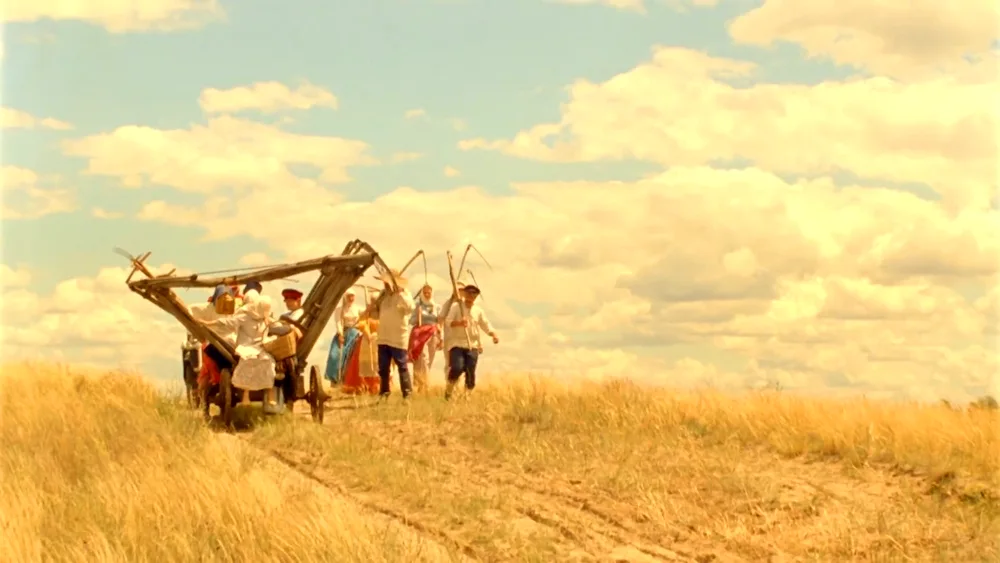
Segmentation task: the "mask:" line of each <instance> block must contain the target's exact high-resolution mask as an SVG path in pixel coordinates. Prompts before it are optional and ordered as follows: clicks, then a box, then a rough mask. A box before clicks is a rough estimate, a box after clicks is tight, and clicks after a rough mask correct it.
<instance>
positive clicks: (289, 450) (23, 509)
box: [0, 364, 1000, 563]
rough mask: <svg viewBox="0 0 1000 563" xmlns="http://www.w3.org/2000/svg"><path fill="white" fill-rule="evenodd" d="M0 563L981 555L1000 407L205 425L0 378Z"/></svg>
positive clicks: (684, 404)
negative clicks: (0, 556)
mask: <svg viewBox="0 0 1000 563" xmlns="http://www.w3.org/2000/svg"><path fill="white" fill-rule="evenodd" d="M0 393H2V399H0V408H2V410H0V439H2V443H3V447H2V449H0V471H2V476H0V477H2V479H0V525H2V526H3V534H0V553H5V554H12V557H11V556H9V555H7V556H4V560H5V561H12V562H22V561H24V562H33V561H40V562H41V561H53V562H55V561H59V562H62V561H67V562H69V561H72V562H78V561H122V562H126V561H127V562H145V561H156V562H157V563H165V562H173V561H252V560H256V561H287V562H293V561H294V562H312V561H317V562H319V561H359V562H369V561H370V562H378V561H399V562H414V561H449V560H462V559H464V560H478V561H537V562H554V561H635V562H640V561H696V562H699V563H704V562H707V561H719V562H724V561H996V560H998V559H1000V539H998V538H1000V494H998V489H1000V470H998V460H1000V413H998V411H996V410H992V411H991V410H956V409H951V408H948V407H946V406H943V405H933V406H920V405H904V404H890V403H877V402H866V401H864V400H860V399H859V400H851V401H824V400H811V399H804V398H796V397H793V396H791V395H787V394H780V393H760V394H754V395H750V396H747V397H742V398H736V397H728V396H725V395H723V394H720V393H713V392H707V391H706V392H699V393H671V392H667V391H650V390H644V389H642V388H639V387H636V386H633V385H630V384H627V383H622V382H617V383H608V384H604V385H580V386H576V387H574V388H569V387H564V386H560V385H557V384H555V383H552V382H550V381H545V380H541V379H531V378H525V379H523V380H518V382H517V383H511V384H510V385H509V386H508V387H499V386H494V387H492V388H483V389H477V391H476V392H475V394H474V395H473V396H472V397H470V398H469V399H468V400H459V401H454V402H451V403H446V402H444V401H443V400H442V399H441V398H440V396H439V395H438V394H435V395H433V396H430V397H418V398H415V399H414V400H412V401H411V402H410V404H409V405H403V404H401V402H400V401H399V397H398V394H397V395H395V396H394V397H393V398H392V399H391V400H390V401H389V403H388V404H384V405H379V406H373V405H372V401H371V400H370V399H369V398H364V399H354V398H350V397H341V396H337V397H334V398H333V399H332V400H331V401H330V402H329V403H328V405H327V406H328V409H329V410H328V412H327V414H326V422H325V424H324V425H322V426H320V425H316V424H314V423H312V422H311V421H310V420H309V419H308V417H307V416H298V415H289V416H282V417H273V418H272V417H269V418H262V417H260V416H258V415H257V413H255V412H254V411H250V412H242V413H240V414H241V416H240V418H241V419H242V420H241V422H242V424H241V427H243V426H245V427H247V428H245V431H242V432H236V433H225V432H219V431H216V430H213V429H212V428H210V427H209V426H207V425H205V424H204V423H203V422H202V421H201V420H200V418H199V417H198V416H196V415H195V414H194V413H192V411H191V410H189V409H188V408H187V407H186V406H185V405H183V404H182V402H181V401H180V400H179V399H178V398H177V397H171V396H164V395H163V394H161V393H158V392H157V391H156V390H155V389H154V388H153V387H152V386H151V385H150V384H149V383H147V382H146V381H145V380H143V379H142V378H141V377H140V376H138V375H135V374H125V373H92V372H86V371H85V370H82V369H79V368H73V367H66V366H52V365H44V364H36V365H28V364H18V365H5V366H3V372H2V377H0Z"/></svg>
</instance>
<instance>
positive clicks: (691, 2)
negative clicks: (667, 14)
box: [546, 0, 719, 14]
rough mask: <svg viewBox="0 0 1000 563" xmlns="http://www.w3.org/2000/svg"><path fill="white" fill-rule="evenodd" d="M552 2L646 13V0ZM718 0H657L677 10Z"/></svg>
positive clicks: (558, 0) (707, 4)
mask: <svg viewBox="0 0 1000 563" xmlns="http://www.w3.org/2000/svg"><path fill="white" fill-rule="evenodd" d="M546 1H548V2H551V3H553V4H570V5H574V6H581V5H585V4H601V5H604V6H609V7H611V8H617V9H619V10H626V11H630V12H636V13H640V14H645V13H646V0H546ZM718 2H719V0H659V3H661V4H665V5H666V6H668V7H670V8H673V9H675V10H678V11H685V10H687V8H688V6H694V7H700V8H705V7H711V6H715V5H716V4H718Z"/></svg>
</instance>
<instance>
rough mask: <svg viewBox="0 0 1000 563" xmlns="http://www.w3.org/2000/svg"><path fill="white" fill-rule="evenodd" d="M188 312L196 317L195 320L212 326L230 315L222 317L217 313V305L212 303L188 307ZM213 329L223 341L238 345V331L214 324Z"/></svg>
mask: <svg viewBox="0 0 1000 563" xmlns="http://www.w3.org/2000/svg"><path fill="white" fill-rule="evenodd" d="M188 312H190V313H191V316H192V317H194V320H196V321H199V322H202V323H206V324H210V323H212V322H213V321H216V320H218V319H221V318H225V317H228V316H229V315H220V314H219V313H216V312H215V305H214V304H212V303H196V304H194V305H191V306H190V307H188ZM212 329H213V331H214V332H215V334H218V335H219V336H220V337H221V338H222V339H223V340H225V341H226V342H228V343H230V344H232V345H233V346H235V345H236V329H235V328H230V327H229V326H228V325H222V324H214V325H212Z"/></svg>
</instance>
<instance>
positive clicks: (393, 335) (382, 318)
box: [378, 270, 415, 399]
mask: <svg viewBox="0 0 1000 563" xmlns="http://www.w3.org/2000/svg"><path fill="white" fill-rule="evenodd" d="M379 279H381V280H382V282H383V283H384V284H385V290H384V292H383V293H384V295H385V298H384V299H383V300H382V304H381V305H380V306H379V308H378V377H379V396H381V397H382V399H386V398H388V397H389V370H390V368H391V366H392V364H396V370H397V371H399V389H400V391H401V392H402V393H403V398H404V399H406V398H409V396H410V393H411V392H412V391H413V387H412V383H411V382H410V371H409V369H408V368H407V365H406V364H407V360H408V350H409V345H410V313H412V312H413V309H414V307H415V304H414V302H413V297H411V296H410V292H409V291H407V290H406V278H404V277H403V276H402V275H401V274H400V273H399V272H398V271H397V270H390V271H389V273H387V274H383V275H382V276H380V278H379ZM393 281H395V282H396V290H395V291H393V288H392V285H391V284H392V282H393Z"/></svg>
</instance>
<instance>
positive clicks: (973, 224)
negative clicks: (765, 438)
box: [4, 8, 1000, 400]
mask: <svg viewBox="0 0 1000 563" xmlns="http://www.w3.org/2000/svg"><path fill="white" fill-rule="evenodd" d="M879 9H881V8H879ZM897 51H899V52H902V51H900V50H899V49H897ZM879 53H881V51H878V50H877V49H874V48H873V49H872V50H871V52H870V53H869V55H870V56H869V59H870V60H871V61H875V60H877V59H878V58H879V57H880V56H881V55H880V54H879ZM911 59H913V57H911ZM914 60H915V59H914ZM872 68H875V67H872ZM755 72H756V67H755V66H754V65H753V64H751V63H748V62H746V61H739V60H729V59H718V58H713V57H710V56H708V55H706V54H703V53H697V52H694V51H690V50H686V49H678V48H664V49H658V50H657V51H656V52H655V54H654V57H653V60H652V61H650V62H648V63H646V64H642V65H640V66H638V67H637V68H634V69H631V70H627V71H625V72H622V73H621V74H619V75H617V76H615V77H612V78H610V79H608V80H606V81H603V82H597V83H592V82H588V81H578V82H576V83H575V84H574V85H573V86H572V87H571V88H570V89H569V94H570V96H569V101H568V103H566V104H565V106H564V107H563V112H562V116H561V118H560V119H559V120H558V121H557V122H555V123H543V124H539V125H537V126H535V127H532V128H529V129H527V130H525V131H522V132H520V133H517V134H515V135H513V137H512V138H510V139H501V140H499V141H489V140H483V139H475V140H469V141H466V142H464V143H463V144H462V146H463V148H466V149H469V148H485V149H494V150H500V151H504V152H506V153H508V154H510V155H514V156H519V157H524V158H532V159H536V160H543V161H550V162H595V161H614V160H626V159H632V160H641V161H647V162H652V163H657V164H659V165H661V166H662V167H663V168H662V170H661V171H659V172H656V173H652V174H649V175H648V176H647V177H645V178H642V179H641V180H638V181H628V182H625V181H606V182H587V181H576V182H551V181H547V182H522V183H514V184H511V185H510V186H509V187H510V189H509V190H508V191H506V192H504V193H499V194H498V193H490V192H487V191H485V190H484V189H482V188H479V187H477V186H461V187H458V188H456V189H452V190H439V191H423V192H418V191H416V190H413V189H411V188H407V187H401V188H398V189H396V190H394V191H392V192H390V193H387V194H384V195H381V196H379V197H377V198H375V199H374V200H373V201H353V200H352V201H348V200H346V199H345V198H344V197H343V196H342V195H340V194H338V193H337V192H335V191H332V190H331V189H329V188H328V187H327V186H325V185H322V184H321V183H320V182H323V181H327V183H332V182H328V181H329V180H338V179H339V180H343V179H344V178H345V177H346V172H345V170H346V168H347V167H349V166H353V165H357V164H364V163H366V162H368V161H366V160H365V159H366V158H368V157H366V156H365V155H366V154H367V150H366V149H367V146H366V145H364V143H361V142H359V141H347V140H343V139H337V140H331V139H328V138H317V137H302V136H295V135H290V134H288V133H285V132H282V131H280V130H277V129H274V128H272V127H268V126H265V125H261V124H255V123H253V122H249V121H245V120H238V119H234V118H231V117H226V118H218V119H217V120H213V121H210V122H209V124H208V125H207V126H195V127H193V128H191V129H190V130H185V131H158V130H155V129H151V128H145V127H137V126H131V127H126V128H120V129H118V130H116V131H114V132H112V133H108V134H105V135H95V136H93V137H90V138H87V139H84V140H80V141H75V142H74V143H69V144H67V147H68V148H69V149H70V150H71V152H75V154H81V155H83V156H87V157H88V158H89V159H90V162H89V170H90V171H91V172H94V173H101V174H106V175H111V176H115V177H119V178H121V179H122V180H123V184H125V185H129V186H136V185H140V184H141V183H143V180H144V179H146V178H149V180H150V181H151V182H154V183H157V184H161V185H165V186H171V187H174V188H176V189H178V190H187V191H201V192H204V200H203V201H202V202H201V203H191V204H187V205H178V204H176V203H171V202H168V201H163V200H157V201H151V202H149V203H148V204H147V205H146V206H144V208H143V210H142V212H141V213H140V215H139V217H140V218H141V219H145V220H148V221H158V222H163V223H168V224H171V225H175V226H178V227H189V228H194V229H198V230H201V231H204V232H205V234H206V237H207V238H208V239H226V238H234V237H241V238H244V239H247V240H250V241H252V243H253V244H257V245H258V247H257V248H256V249H255V250H258V252H257V253H256V254H260V255H261V256H253V257H252V259H251V257H246V256H245V257H244V258H243V261H244V262H246V263H260V262H259V261H258V259H259V260H264V259H265V258H270V259H272V260H275V261H287V260H298V259H305V258H312V257H316V256H320V255H324V254H328V253H331V252H338V251H339V250H340V248H341V247H342V246H341V245H342V244H343V242H346V240H347V239H353V238H361V239H362V240H367V241H369V242H371V243H372V244H373V245H374V246H375V248H376V249H377V250H378V251H379V253H380V255H381V256H383V257H384V258H385V259H386V260H387V261H389V263H390V264H393V265H401V264H402V263H403V262H405V261H406V260H407V259H409V257H410V256H411V255H412V254H413V253H414V252H415V251H416V250H417V249H418V248H420V249H423V250H426V251H427V252H428V266H429V268H430V273H429V275H428V276H427V279H428V281H429V282H430V283H431V284H432V285H434V286H435V287H437V288H438V293H439V296H440V295H441V294H444V293H446V292H447V287H448V285H449V283H448V282H446V281H445V275H446V272H447V269H446V266H445V262H444V259H443V251H444V250H445V249H452V250H456V251H457V250H460V249H461V248H462V247H464V245H465V244H466V243H467V242H473V243H474V244H475V245H476V246H477V248H479V249H480V250H481V251H482V252H483V253H484V254H485V255H486V257H487V258H488V259H489V261H490V263H492V264H493V267H494V270H493V271H490V270H489V268H487V267H486V266H485V265H484V264H483V263H482V260H481V259H479V258H478V257H476V256H475V255H472V256H471V257H470V262H469V264H468V265H467V266H466V268H469V269H471V270H473V271H474V272H475V276H476V278H478V282H479V284H480V285H481V286H482V287H483V289H484V294H483V305H484V306H485V308H486V310H487V311H488V313H489V314H490V316H491V317H492V319H493V321H494V323H495V324H496V325H497V326H498V328H499V331H500V337H501V344H500V345H499V346H497V347H493V346H489V345H487V352H486V355H485V356H484V357H483V364H482V366H483V368H482V369H483V373H484V375H486V377H491V376H492V375H491V374H495V373H498V372H501V371H510V370H517V371H522V372H523V371H536V372H543V373H555V374H559V375H561V376H563V377H572V376H580V377H588V378H600V377H607V376H609V375H628V376H631V377H634V378H636V379H641V380H644V381H652V382H663V383H668V384H670V383H672V384H679V385H696V384H706V383H707V384H711V385H715V386H719V387H726V388H745V387H758V386H761V385H765V384H768V383H770V382H779V383H781V385H782V386H783V387H786V388H794V389H798V390H807V391H809V390H811V391H816V390H818V389H822V390H823V392H824V393H827V394H831V395H837V394H842V393H847V392H850V391H858V390H863V391H865V392H867V393H870V394H873V395H892V394H896V395H903V396H910V397H913V398H927V397H933V396H939V397H940V396H943V397H946V398H950V399H958V400H961V399H964V398H968V396H969V395H970V394H976V393H983V392H985V391H986V390H992V389H996V388H998V386H1000V378H998V376H997V374H998V373H1000V365H998V358H997V355H996V353H995V350H996V345H997V342H998V341H997V339H998V337H1000V328H998V326H1000V317H998V314H1000V311H998V310H1000V307H998V305H997V302H998V296H1000V292H998V290H997V288H996V278H997V275H998V274H1000V264H998V260H997V256H998V255H1000V230H998V229H997V225H998V224H1000V212H998V211H997V210H996V209H995V208H993V207H991V206H990V205H988V203H989V199H990V197H992V196H993V189H994V188H995V165H996V157H997V150H996V137H995V132H994V131H993V128H994V126H995V123H996V118H997V109H996V108H995V107H994V104H993V95H994V94H995V91H994V89H993V88H994V87H993V86H991V85H989V84H987V83H985V82H983V81H981V80H978V79H975V77H974V76H971V75H967V74H966V75H962V76H961V77H960V78H955V79H948V78H944V77H941V76H931V75H927V76H923V77H919V79H918V78H917V77H915V75H914V76H910V77H909V78H908V80H907V81H903V80H891V79H888V78H886V77H884V76H876V77H870V78H852V79H849V80H842V81H827V82H824V83H821V84H818V85H805V84H788V83H756V84H753V83H752V82H753V78H754V77H755V76H754V73H755ZM886 72H888V71H886ZM351 143H356V144H351ZM344 147H354V150H353V152H352V151H351V150H346V149H345V148H344ZM334 148H336V149H338V150H340V151H341V152H340V153H337V156H336V157H335V158H330V155H331V153H336V151H335V150H333V149H334ZM720 162H723V163H727V164H728V165H729V168H722V167H719V166H720V164H719V163H720ZM748 162H749V164H747V163H748ZM302 163H305V164H310V165H312V166H315V167H317V168H319V169H320V171H321V172H320V182H318V181H316V180H313V179H311V178H308V177H306V175H304V174H301V171H300V170H299V169H298V168H296V170H297V171H299V172H300V174H296V173H293V171H292V168H291V165H292V164H302ZM456 165H461V163H456ZM713 166H715V168H713ZM330 170H332V172H331V171H330ZM851 178H854V179H851ZM904 184H905V185H907V188H906V189H905V190H904V189H902V188H900V187H899V186H900V185H904ZM914 184H915V185H917V186H916V187H913V186H912V185H914ZM248 188H254V189H253V190H250V189H248ZM264 188H273V189H264ZM923 188H933V190H936V191H937V192H939V193H940V194H941V195H942V196H943V199H942V200H940V201H938V200H936V199H934V198H932V197H927V196H926V195H924V196H921V195H917V194H918V193H925V192H927V191H928V190H926V189H923ZM922 189H923V191H921V190H922ZM288 201H297V202H308V204H307V205H296V206H289V205H288V204H287V202H288ZM334 218H335V219H334ZM414 219H416V220H414ZM398 221H406V228H405V229H387V228H386V225H387V224H393V223H394V222H398ZM290 224H294V226H295V236H288V232H289V231H288V229H289V227H288V226H289V225H290ZM220 267H224V266H220ZM414 268H415V269H414V270H411V271H410V274H411V276H412V278H413V279H414V285H418V284H419V282H421V281H422V275H421V273H420V269H421V267H420V264H419V263H418V264H417V265H416V266H414ZM116 275H119V274H116ZM98 277H100V276H98ZM121 277H122V278H123V276H121ZM470 277H471V276H470ZM313 279H315V278H314V277H308V276H303V277H301V278H300V279H298V281H297V282H289V283H294V284H295V285H297V286H299V287H301V288H307V287H308V286H309V284H310V283H311V281H312V280H313ZM88 283H89V284H91V285H89V286H88V285H87V284H88ZM115 283H116V284H120V282H115ZM66 284H67V285H66V288H64V289H62V290H61V291H62V293H60V294H59V295H57V296H37V295H34V294H29V293H25V294H24V295H23V296H22V297H23V299H19V300H17V301H15V303H18V304H20V303H25V304H29V305H31V306H32V307H34V306H37V305H36V304H37V303H41V302H51V303H59V304H60V306H62V307H64V308H65V312H64V313H59V314H64V315H70V316H71V315H80V314H81V313H79V311H87V310H88V309H87V307H91V306H92V305H91V302H92V301H93V300H94V298H93V297H90V296H87V295H84V296H83V297H82V298H81V297H80V296H78V295H75V294H74V293H73V292H72V291H70V289H72V288H74V287H77V286H79V287H81V288H84V289H86V288H87V287H93V282H92V281H90V282H88V281H79V280H77V281H73V282H72V283H70V282H66ZM80 284H82V285H80ZM269 286H271V287H268V288H267V291H270V292H277V291H278V290H279V289H280V287H281V285H280V284H278V283H276V284H269ZM60 287H62V286H60ZM116 287H118V286H116ZM119 289H120V288H119ZM81 291H83V290H82V289H81ZM116 291H117V290H116ZM203 293H205V292H201V293H199V294H198V296H197V298H198V299H202V298H204V297H206V295H203ZM32 295H34V297H32ZM5 297H6V295H5ZM32 299H34V301H32ZM109 299H110V298H109ZM116 299H118V300H119V301H117V302H118V303H124V302H125V301H126V300H129V299H130V300H132V301H130V303H132V302H134V303H133V304H129V305H127V307H132V306H133V305H134V306H135V307H136V309H135V312H136V313H137V314H138V313H139V312H140V311H149V310H152V306H150V305H147V304H145V303H142V302H141V301H140V300H138V298H137V297H136V296H134V295H129V296H127V297H126V296H124V295H122V296H118V297H116ZM6 302H7V300H6V299H5V304H4V307H8V305H7V304H6ZM108 303H112V302H111V301H109V302H108ZM18 306H19V305H18ZM122 306H125V305H122ZM26 310H28V309H26ZM52 315H56V313H55V312H52V311H49V313H48V316H49V318H50V319H51V317H52ZM7 318H14V319H18V318H19V317H17V316H10V315H7V314H6V311H5V321H4V323H5V326H13V327H14V328H23V329H24V330H23V332H22V333H21V334H20V336H19V338H20V339H21V340H20V341H21V342H25V343H30V342H36V343H38V342H47V340H46V339H51V338H53V337H52V336H51V335H50V333H52V332H53V331H58V330H59V329H60V328H61V327H62V326H63V325H61V324H59V322H57V321H56V320H44V318H45V315H43V316H42V318H43V320H40V321H38V322H36V321H34V320H31V319H30V318H27V317H22V318H25V319H27V320H22V321H18V322H20V323H21V324H14V325H7V322H8V321H7V320H6V319H7ZM123 318H124V317H123ZM70 319H71V320H72V321H73V322H74V323H75V324H74V325H73V326H72V330H76V331H82V330H84V327H85V326H87V323H88V322H90V321H89V320H88V319H89V317H88V316H87V315H86V314H83V315H82V316H79V317H72V316H71V317H70ZM60 322H61V321H60ZM119 322H121V323H125V326H129V327H130V328H133V327H131V325H128V324H127V321H124V320H121V319H119ZM174 324H176V323H174ZM97 326H99V327H100V326H103V325H100V324H98V325H97ZM87 330H91V329H87ZM134 330H135V332H134V333H132V334H131V335H130V336H128V338H131V339H132V340H130V341H128V342H129V343H128V344H124V343H122V342H116V343H115V345H116V346H118V347H122V346H124V347H125V348H124V349H126V350H135V351H137V352H138V351H139V350H141V349H142V346H147V347H150V346H154V345H155V346H157V347H159V348H164V347H168V343H167V341H166V340H163V342H159V341H156V342H154V340H155V339H156V338H166V336H164V334H167V333H166V332H164V331H165V330H166V329H165V328H163V327H158V326H152V325H150V324H149V323H145V322H144V323H143V324H141V325H135V326H134ZM150 331H160V332H155V333H153V332H150ZM97 333H100V331H97V332H96V333H95V332H93V331H91V332H90V333H88V334H97ZM150 335H154V336H150ZM167 336H169V337H170V338H175V339H176V340H174V341H173V342H175V343H174V344H169V346H176V344H177V343H179V341H180V336H181V334H180V329H179V327H177V328H176V332H175V333H170V334H168V335H167ZM329 337H330V334H329V330H328V332H327V334H324V335H323V337H322V338H321V340H320V342H319V344H318V346H317V349H316V350H314V353H313V355H312V361H315V362H317V363H320V364H322V363H323V355H324V352H325V347H326V345H327V343H328V342H329ZM88 342H89V343H88V344H85V345H86V346H89V347H91V348H96V347H101V346H106V344H103V343H100V342H98V341H88ZM129 346H133V347H134V348H128V347H129ZM159 348H158V349H159ZM62 349H69V348H68V347H66V346H63V347H62ZM174 350H175V351H176V348H174ZM172 353H174V352H171V354H172ZM164 357H167V356H164ZM173 365H176V364H173Z"/></svg>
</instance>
